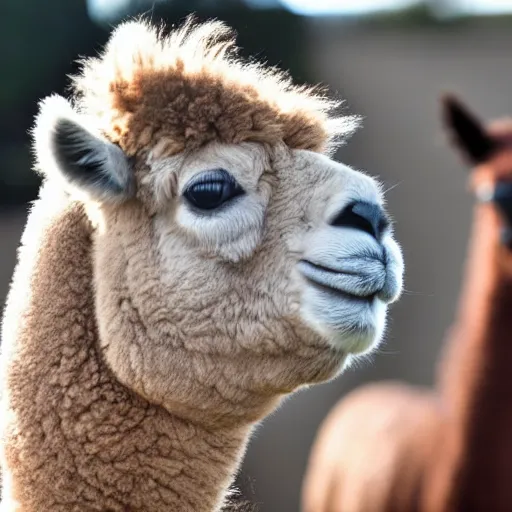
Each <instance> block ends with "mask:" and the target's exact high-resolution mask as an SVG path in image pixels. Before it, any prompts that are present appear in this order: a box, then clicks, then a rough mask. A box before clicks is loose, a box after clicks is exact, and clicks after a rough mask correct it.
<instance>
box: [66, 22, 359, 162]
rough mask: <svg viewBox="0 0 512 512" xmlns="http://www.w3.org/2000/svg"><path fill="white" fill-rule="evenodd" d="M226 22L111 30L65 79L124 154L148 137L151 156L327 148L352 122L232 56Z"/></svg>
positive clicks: (315, 94) (285, 80)
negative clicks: (99, 49) (262, 147)
mask: <svg viewBox="0 0 512 512" xmlns="http://www.w3.org/2000/svg"><path fill="white" fill-rule="evenodd" d="M237 53H238V48H237V47H236V45H235V40H234V34H233V32H232V30H231V29H230V28H229V27H227V26H226V25H225V24H224V23H222V22H220V21H212V22H208V23H205V24H201V25H197V24H195V23H194V20H193V18H189V19H188V21H187V22H186V23H185V24H184V26H183V27H182V28H180V29H179V30H176V31H174V32H172V33H171V34H170V35H168V36H165V35H164V30H163V29H160V30H158V29H156V28H155V27H151V26H150V25H148V24H146V23H143V22H131V23H126V24H124V25H122V26H121V27H120V28H118V29H117V30H116V31H115V32H114V34H113V36H112V38H111V39H110V41H109V43H108V45H107V47H106V49H105V51H104V53H103V55H101V56H100V57H98V58H94V59H88V60H86V61H84V62H83V69H82V73H81V74H80V75H79V76H77V77H75V78H74V89H75V92H76V93H77V94H78V96H79V100H78V104H77V106H78V108H79V109H80V110H82V111H83V112H86V113H88V114H90V115H91V116H92V117H93V118H95V119H96V120H98V121H100V124H101V128H102V130H103V131H104V133H105V134H106V136H107V137H108V138H109V139H110V140H111V141H113V142H116V143H118V144H119V145H120V146H121V147H122V148H123V149H124V150H125V152H126V153H127V154H128V155H136V154H138V153H140V152H143V151H146V150H147V149H148V148H149V147H152V146H154V145H155V143H156V142H157V141H158V142H159V143H160V144H159V148H160V149H159V152H160V154H159V155H158V156H160V157H163V156H169V155H173V154H176V153H179V152H182V151H184V150H193V149H196V148H198V147H199V146H201V145H203V144H204V143H206V142H209V141H219V142H224V143H235V144H237V143H240V142H243V141H253V142H263V143H270V144H275V143H276V142H278V141H282V142H284V143H285V144H286V145H287V146H289V147H290V148H293V149H309V150H313V151H328V150H329V149H332V148H333V147H334V144H335V142H336V141H337V140H339V139H342V138H343V137H345V136H347V135H349V134H350V133H351V132H352V131H353V130H355V129H356V128H357V126H358V122H359V119H358V117H356V116H338V115H337V114H336V111H337V109H338V108H339V106H340V102H339V101H336V100H330V99H328V98H327V97H326V96H325V95H324V94H322V93H321V92H320V91H318V90H317V88H316V89H315V88H311V87H305V86H296V85H293V84H292V81H291V79H290V78H289V77H288V76H287V75H286V74H284V73H283V72H281V71H279V70H277V69H272V68H268V67H264V66H262V65H261V64H258V63H250V62H244V61H242V60H241V59H239V58H238V57H237Z"/></svg>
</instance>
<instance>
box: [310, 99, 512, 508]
mask: <svg viewBox="0 0 512 512" xmlns="http://www.w3.org/2000/svg"><path fill="white" fill-rule="evenodd" d="M443 113H444V120H445V124H446V126H447V128H448V130H449V132H450V134H451V138H452V139H453V140H454V142H455V143H456V144H457V146H458V147H459V149H460V150H461V151H462V154H463V155H464V157H465V159H466V160H468V161H469V162H470V163H471V164H472V165H473V166H474V169H473V171H472V173H471V177H470V187H471V189H472V191H473V192H474V194H475V195H476V198H477V204H476V206H475V212H474V225H473V230H472V240H471V244H470V250H469V260H468V263H467V268H466V279H465V281H464V286H463V290H462V296H461V301H460V306H459V312H458V315H457V318H456V321H455V323H454V326H453V327H452V329H451V332H450V336H449V338H448V346H447V350H446V354H445V356H444V358H443V359H442V361H441V365H440V372H439V376H438V382H437V386H436V389H435V390H433V391H431V390H426V389H425V390H424V389H415V388H413V387H410V386H406V385H403V384H400V383H377V384H372V385H368V386H365V387H362V388H360V389H357V390H355V391H354V392H352V393H351V394H350V395H349V396H348V397H346V398H344V399H343V400H341V401H340V403H339V404H338V405H337V406H336V407H335V408H334V409H333V411H332V412H331V413H330V415H329V417H328V418H327V420H326V421H325V422H324V424H323V426H322V427H321V429H320V431H319V434H318V437H317V440H316V442H315V445H314V447H313V450H312V454H311V459H310V462H309V466H308V469H307V474H306V478H305V481H304V487H303V509H304V510H305V511H306V512H328V511H329V512H413V511H418V512H469V511H482V512H489V511H493V512H499V511H505V510H506V511H508V510H512V485H510V482H509V479H510V475H512V345H511V342H512V252H511V247H512V243H511V242H512V236H511V230H510V227H511V226H512V122H511V121H500V122H494V123H492V124H491V125H490V126H489V127H488V128H484V127H483V126H482V125H481V123H480V122H479V121H478V120H477V119H476V118H475V117H474V116H473V115H472V114H470V113H469V111H468V110H467V109H466V107H464V106H463V105H462V104H461V103H460V102H459V101H458V100H457V99H455V98H453V97H446V98H445V99H444V101H443Z"/></svg>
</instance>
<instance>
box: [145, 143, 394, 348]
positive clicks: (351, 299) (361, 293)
mask: <svg viewBox="0 0 512 512" xmlns="http://www.w3.org/2000/svg"><path fill="white" fill-rule="evenodd" d="M151 165H152V171H151V179H152V180H153V183H154V190H155V191H156V194H157V198H158V202H159V204H162V205H163V204H165V203H166V202H167V208H164V210H163V211H164V212H167V213H164V214H162V215H161V216H160V217H159V218H158V222H157V230H158V231H159V233H160V251H161V253H162V254H163V255H164V260H165V259H167V261H169V262H171V260H173V259H176V258H177V257H179V258H182V259H183V258H186V259H187V260H189V259H190V261H192V259H193V258H195V257H197V254H198V252H197V251H198V250H199V252H200V253H201V254H202V257H207V258H208V262H209V263H208V265H211V264H212V262H213V263H214V262H215V260H217V262H218V265H222V263H223V262H226V261H228V262H231V263H234V264H236V265H238V266H239V268H242V269H243V265H244V264H245V263H246V262H249V263H251V266H250V268H251V272H253V274H254V275H252V276H251V275H250V274H249V272H247V273H246V274H245V275H244V277H243V278H244V279H247V281H248V284H250V286H254V282H258V283H259V284H258V286H265V289H267V290H276V292H275V293H276V297H279V299H276V304H279V305H281V306H282V311H281V312H280V313H281V314H282V316H283V318H284V317H288V316H289V315H290V314H291V311H292V310H293V311H295V313H293V314H295V315H297V314H298V315H299V321H300V322H301V323H303V324H304V325H306V326H308V327H309V328H310V329H312V330H313V331H314V332H315V333H316V334H320V335H321V336H322V337H323V338H324V339H325V340H326V341H327V342H328V343H329V344H330V345H331V346H333V347H335V348H336V349H339V350H342V351H344V352H346V353H351V354H357V353H364V352H367V351H368V350H370V349H371V348H372V347H374V346H376V345H377V343H378V342H379V340H380V339H381V337H382V335H383V332H384V329H385V324H386V314H387V306H388V304H389V303H391V302H393V301H395V300H396V299H397V298H398V297H399V295H400V293H401V289H402V276H403V260H402V255H401V252H400V248H399V246H398V244H397V243H396V242H395V240H394V239H393V236H392V232H391V230H390V228H388V230H387V231H386V232H385V234H384V236H383V237H382V239H381V240H380V241H378V240H377V239H375V238H374V237H373V236H371V235H370V234H368V233H366V232H364V231H360V230H358V229H355V228H349V227H336V226H332V225H331V221H332V219H334V218H335V217H336V216H337V214H339V212H340V211H342V210H343V208H344V207H345V206H347V205H349V204H350V203H352V202H354V201H364V202H370V203H375V204H378V205H381V206H382V205H383V197H382V194H381V192H380V188H379V186H378V184H377V183H376V181H375V180H373V179H372V178H370V177H369V176H366V175H365V174H363V173H360V172H357V171H354V170H353V169H350V168H349V167H347V166H344V165H342V164H339V163H336V162H334V161H332V160H330V159H329V158H327V157H325V156H323V155H319V154H317V153H312V152H308V151H299V150H295V151H290V150H287V149H282V148H281V149H279V148H277V149H275V151H274V152H273V153H272V154H269V153H267V152H266V151H265V149H264V148H263V147H262V146H260V145H258V144H249V143H247V144H242V145H238V146H222V145H211V146H209V147H207V148H205V149H203V150H202V151H199V152H198V153H196V154H194V155H191V156H190V157H184V156H177V157H172V158H169V159H165V160H156V161H155V162H153V163H152V164H151ZM216 168H223V169H225V170H227V171H228V172H229V173H230V174H231V175H232V176H233V177H234V178H235V179H236V180H237V182H238V183H239V184H240V185H241V186H242V187H243V188H244V190H245V194H244V195H243V196H241V197H239V198H237V199H236V200H235V201H233V202H232V203H231V204H228V205H227V206H226V208H220V209H219V211H212V212H208V213H206V214H203V213H200V212H197V211H195V210H194V209H193V208H191V207H190V205H188V204H187V202H186V201H185V200H184V198H183V197H182V194H183V191H184V190H185V188H186V187H187V184H188V183H190V182H191V180H194V179H195V178H196V177H197V176H199V175H200V174H201V173H203V172H206V171H209V170H211V169H216ZM258 249H261V250H260V251H258ZM256 254H257V255H258V256H257V257H256ZM258 258H259V259H260V260H261V264H258ZM201 264H202V263H201V260H200V259H198V260H197V263H196V264H195V268H196V269H199V267H200V266H201ZM191 265H192V263H191ZM209 272H210V273H211V274H212V275H213V274H214V273H215V274H216V275H223V274H222V272H223V270H221V271H218V268H217V270H215V271H214V270H213V269H210V271H209ZM266 280H268V283H266V285H265V281H266ZM219 281H225V282H228V281H229V277H228V276H226V278H225V279H224V278H219ZM283 290H285V291H283ZM219 293H220V292H219ZM286 294H288V296H285V297H284V298H283V295H286ZM297 296H298V297H299V299H298V303H299V304H298V307H296V306H297V299H296V297H297ZM369 296H371V299H369V298H368V297H369ZM292 297H293V298H292ZM290 304H294V307H292V306H290Z"/></svg>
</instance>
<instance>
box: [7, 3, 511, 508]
mask: <svg viewBox="0 0 512 512" xmlns="http://www.w3.org/2000/svg"><path fill="white" fill-rule="evenodd" d="M507 11H508V12H510V13H511V14H512V0H430V1H429V2H412V1H408V0H151V1H145V0H88V1H86V0H46V1H45V2H41V1H40V0H37V1H36V0H24V1H23V2H21V1H19V0H2V2H1V6H0V56H1V59H2V65H1V73H0V248H1V250H0V306H3V302H4V299H5V295H6V293H7V287H8V283H9V280H10V277H11V274H12V270H13V267H14V264H15V256H16V247H17V245H18V242H19V237H20V234H21V230H22V228H23V224H24V222H25V218H26V214H27V208H28V203H29V201H31V200H32V199H34V198H35V197H36V194H37V187H38V183H39V182H38V178H37V177H36V175H35V174H34V173H33V172H32V171H31V155H30V144H29V143H30V141H29V136H28V130H29V129H30V127H31V125H32V122H33V117H34V115H35V113H36V110H37V101H38V100H39V99H40V98H42V97H44V96H46V95H48V94H50V93H52V92H57V93H65V92H66V86H67V83H68V81H67V78H66V75H68V74H70V73H72V72H74V71H75V70H76V65H75V60H76V58H77V57H78V56H88V55H94V54H95V53H96V52H97V51H98V50H99V49H101V47H102V45H103V44H104V43H105V41H106V39H107V37H108V34H109V31H110V30H111V28H112V27H113V26H115V25H116V24H117V23H118V22H119V21H120V20H121V19H124V18H126V17H127V16H132V15H135V14H138V13H147V15H148V17H152V18H153V19H154V20H155V21H159V20H161V19H164V20H166V21H167V23H179V22H180V20H182V19H183V18H184V17H185V16H186V15H187V14H188V13H190V12H196V13H197V14H198V16H199V18H210V17H216V18H220V19H222V20H224V21H226V22H227V23H229V24H230V25H232V26H234V27H235V28H236V30H237V31H238V34H239V44H240V45H241V46H242V48H243V53H244V54H246V55H255V56H257V57H258V58H259V59H260V60H265V61H267V62H269V63H270V64H277V65H279V66H281V67H283V68H286V69H289V70H290V71H291V73H292V75H293V77H294V78H295V79H296V81H297V82H315V83H318V82H321V83H324V84H327V85H328V86H329V87H330V89H331V91H332V93H333V94H336V95H338V96H341V97H342V98H345V99H346V108H347V112H350V113H358V114H362V115H363V116H364V117H365V122H364V127H363V129H362V130H360V131H359V132H358V133H357V134H356V135H355V136H354V137H353V138H352V140H351V141H350V142H349V143H348V144H347V145H346V146H344V147H342V148H340V150H339V152H338V154H337V157H338V159H340V160H341V161H343V162H345V163H347V164H350V165H352V166H354V167H356V168H358V169H361V170H365V171H368V172H369V173H371V174H374V175H377V176H378V177H380V179H381V180H382V181H383V182H384V183H385V185H386V187H388V188H389V192H388V195H387V197H388V204H389V208H390V211H391V212H392V214H393V216H394V217H395V220H396V232H397V236H398V239H399V240H400V242H401V243H402V245H403V250H404V255H405V261H406V268H407V274H406V288H407V292H406V293H405V295H404V296H403V298H402V299H401V301H400V302H399V303H398V304H397V305H395V306H394V307H393V309H392V311H391V321H390V325H389V331H388V335H387V339H386V343H385V344H384V346H383V347H382V348H381V350H380V351H379V352H378V353H377V354H375V355H374V356H372V357H371V359H368V360H365V361H362V362H361V363H360V364H358V365H356V366H355V367H354V368H351V369H350V370H349V371H348V372H347V373H345V374H344V376H342V377H341V378H340V379H338V380H337V381H336V382H333V383H330V384H327V385H322V386H318V387H315V388H313V389H309V390H306V391H303V392H301V393H299V394H298V395H296V396H294V397H293V398H291V399H289V400H288V401H287V402H286V403H285V404H284V405H283V406H282V407H281V409H280V410H279V411H278V412H277V413H276V414H274V415H272V417H270V418H269V419H267V420H266V421H265V422H264V423H263V425H262V426H260V427H259V428H258V429H257V431H256V435H255V436H254V438H253V440H252V442H251V445H250V447H249V451H248V454H247V457H246V459H245V463H244V466H243V469H242V473H241V475H240V478H239V483H240V485H241V487H242V488H243V489H244V490H245V491H246V494H247V495H248V496H249V497H250V498H251V500H254V501H256V502H258V503H260V504H261V505H260V510H261V512H296V511H297V510H298V508H299V497H300V486H301V480H302V476H303V473H304V469H305V466H306V462H307V457H308V452H309V449H310V447H311V443H312V441H313V438H314V435H315V432H316V429H317V428H318V426H319V424H320V422H321V421H322V419H323V418H324V417H325V415H326V414H327V413H328V411H329V409H330V408H331V407H332V406H333V405H334V403H335V402H336V401H337V400H339V399H340V398H341V397H342V396H343V395H344V394H345V393H347V392H348V391H350V390H351V389H353V388H354V387H356V386H358V385H361V384H362V383H364V382H368V381H374V380H380V379H402V380H405V381H409V382H411V383H415V384H422V385H423V384H426V385H428V384H430V383H431V382H432V380H433V376H434V373H435V362H436V359H437V356H438V352H439V348H440V346H441V343H442V339H443V336H444V333H445V331H446V330H447V328H448V327H449V325H450V322H451V319H452V317H453V314H454V310H455V306H456V301H457V297H458V291H459V285H460V281H461V277H462V270H463V264H464V261H465V254H466V243H467V238H468V233H469V227H470V222H471V207H472V201H471V197H470V196H469V195H468V194H467V192H466V175H465V171H464V168H463V166H462V165H461V164H460V163H459V160H458V158H457V156H456V155H455V154H454V153H453V152H452V151H451V150H450V149H449V148H448V145H447V144H446V142H445V139H444V134H443V133H442V130H441V126H440V123H439V108H438V106H439V105H438V98H439V96H440V94H441V93H442V92H444V91H454V92H456V93H458V94H460V95H461V96H462V97H463V98H464V99H466V100H467V102H468V103H469V104H470V105H471V106H472V107H474V108H475V109H476V110H477V111H478V112H480V113H481V114H482V115H483V116H484V117H485V118H492V117H499V116H504V115H507V114H510V115H512V57H511V55H512V53H511V49H512V30H511V28H512V16H510V15H507ZM382 442H386V440H385V439H383V440H382Z"/></svg>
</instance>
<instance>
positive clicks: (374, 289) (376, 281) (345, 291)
mask: <svg viewBox="0 0 512 512" xmlns="http://www.w3.org/2000/svg"><path fill="white" fill-rule="evenodd" d="M299 269H300V272H301V274H302V276H303V277H304V278H305V279H306V280H307V281H308V282H310V283H311V284H313V285H314V286H316V287H319V288H323V289H325V290H328V291H330V292H335V293H336V294H338V295H339V296H340V297H343V298H345V299H349V300H357V301H362V302H367V303H372V302H373V301H374V300H375V298H376V297H377V296H378V294H379V292H380V291H381V289H382V287H383V285H384V281H385V273H384V272H379V273H378V275H377V276H376V278H375V277H373V276H371V277H370V276H367V275H365V274H364V273H362V272H357V271H355V270H353V269H346V270H335V269H333V268H330V267H325V266H323V265H320V264H317V263H313V262H311V261H309V260H300V261H299ZM383 274H384V276H383ZM344 279H351V280H353V279H356V280H357V279H361V280H362V281H364V282H365V283H364V286H360V287H355V286H354V285H353V284H348V285H347V283H343V282H341V281H342V280H344ZM381 281H382V283H381Z"/></svg>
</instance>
